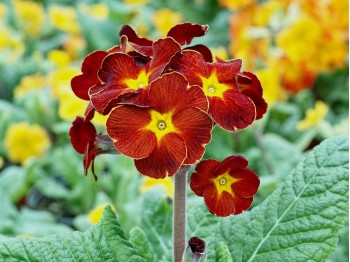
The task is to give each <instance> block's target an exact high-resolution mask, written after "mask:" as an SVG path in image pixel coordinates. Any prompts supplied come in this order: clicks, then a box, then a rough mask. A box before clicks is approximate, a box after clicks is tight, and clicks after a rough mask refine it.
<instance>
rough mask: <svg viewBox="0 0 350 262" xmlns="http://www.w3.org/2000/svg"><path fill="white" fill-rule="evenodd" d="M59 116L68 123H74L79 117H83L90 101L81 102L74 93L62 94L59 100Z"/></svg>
mask: <svg viewBox="0 0 350 262" xmlns="http://www.w3.org/2000/svg"><path fill="white" fill-rule="evenodd" d="M58 102H59V104H58V115H59V116H60V117H61V118H62V119H64V120H67V121H73V120H74V119H75V118H76V117H77V116H83V115H84V112H85V110H86V107H87V105H88V101H85V100H81V99H79V98H78V97H76V96H75V95H74V93H73V91H71V92H67V93H62V94H61V95H60V97H59V99H58Z"/></svg>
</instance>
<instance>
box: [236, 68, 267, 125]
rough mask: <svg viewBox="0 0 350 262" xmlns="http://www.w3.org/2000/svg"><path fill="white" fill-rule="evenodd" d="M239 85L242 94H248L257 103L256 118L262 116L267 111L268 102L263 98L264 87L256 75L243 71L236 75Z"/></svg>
mask: <svg viewBox="0 0 350 262" xmlns="http://www.w3.org/2000/svg"><path fill="white" fill-rule="evenodd" d="M236 81H237V86H238V88H239V90H240V91H241V93H242V94H244V95H246V96H248V97H249V98H250V99H251V100H252V101H253V102H254V104H255V107H256V119H260V118H262V116H263V115H264V114H265V113H266V110H267V103H266V101H265V100H264V98H263V89H262V87H261V84H260V81H259V79H258V78H257V77H256V75H254V74H252V73H250V72H243V73H242V74H237V76H236Z"/></svg>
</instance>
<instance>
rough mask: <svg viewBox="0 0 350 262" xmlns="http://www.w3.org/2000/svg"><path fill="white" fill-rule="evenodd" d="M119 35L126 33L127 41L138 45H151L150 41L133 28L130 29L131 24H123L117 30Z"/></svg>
mask: <svg viewBox="0 0 350 262" xmlns="http://www.w3.org/2000/svg"><path fill="white" fill-rule="evenodd" d="M119 35H120V36H123V35H126V36H127V37H128V41H130V42H132V43H134V44H137V45H140V46H151V45H152V43H153V42H152V41H151V40H149V39H147V38H144V37H140V36H139V35H138V34H137V33H136V32H135V30H134V29H132V27H131V26H129V25H124V26H123V27H122V28H121V29H120V31H119Z"/></svg>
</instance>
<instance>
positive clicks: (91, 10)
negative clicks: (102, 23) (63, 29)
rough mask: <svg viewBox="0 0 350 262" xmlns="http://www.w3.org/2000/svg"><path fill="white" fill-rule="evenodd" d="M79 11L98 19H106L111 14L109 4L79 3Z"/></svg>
mask: <svg viewBox="0 0 350 262" xmlns="http://www.w3.org/2000/svg"><path fill="white" fill-rule="evenodd" d="M78 8H79V11H80V12H81V13H83V14H84V15H86V16H89V17H93V18H95V19H97V20H106V19H107V18H108V15H109V10H108V6H107V5H106V4H102V3H100V4H94V5H87V4H79V6H78Z"/></svg>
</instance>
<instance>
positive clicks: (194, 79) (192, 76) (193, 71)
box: [171, 50, 211, 86]
mask: <svg viewBox="0 0 350 262" xmlns="http://www.w3.org/2000/svg"><path fill="white" fill-rule="evenodd" d="M171 67H172V69H174V70H175V71H177V72H179V73H181V74H182V75H184V77H185V78H186V79H187V80H188V82H190V85H199V86H202V80H201V78H200V76H202V77H206V78H207V77H209V75H210V73H211V72H210V69H209V67H208V65H207V63H206V62H205V60H204V58H203V56H202V54H201V53H199V52H197V51H194V50H184V51H182V55H181V56H178V57H176V59H173V61H172V65H171Z"/></svg>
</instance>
